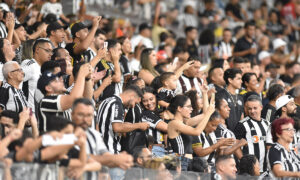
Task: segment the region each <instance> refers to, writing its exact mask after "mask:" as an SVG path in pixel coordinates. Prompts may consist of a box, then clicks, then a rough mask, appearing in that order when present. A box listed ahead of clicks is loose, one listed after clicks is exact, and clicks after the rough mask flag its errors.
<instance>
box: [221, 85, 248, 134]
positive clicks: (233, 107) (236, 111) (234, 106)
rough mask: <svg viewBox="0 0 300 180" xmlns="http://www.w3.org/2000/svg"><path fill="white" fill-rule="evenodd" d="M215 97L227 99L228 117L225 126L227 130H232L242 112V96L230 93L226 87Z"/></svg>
mask: <svg viewBox="0 0 300 180" xmlns="http://www.w3.org/2000/svg"><path fill="white" fill-rule="evenodd" d="M216 98H223V99H225V101H227V103H228V106H229V107H230V114H229V118H228V119H226V126H227V128H228V129H229V130H231V131H234V128H235V126H236V124H237V123H238V122H239V121H240V120H241V117H242V114H243V112H244V102H243V97H242V96H241V95H239V94H236V95H232V94H230V93H229V92H227V90H226V89H222V90H221V91H219V92H218V93H217V95H216Z"/></svg>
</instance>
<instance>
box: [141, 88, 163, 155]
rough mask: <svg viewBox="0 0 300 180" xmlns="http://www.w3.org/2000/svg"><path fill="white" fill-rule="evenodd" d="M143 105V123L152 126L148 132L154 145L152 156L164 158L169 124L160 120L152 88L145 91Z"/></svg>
mask: <svg viewBox="0 0 300 180" xmlns="http://www.w3.org/2000/svg"><path fill="white" fill-rule="evenodd" d="M142 103H143V106H144V111H143V112H142V121H143V122H147V123H149V124H150V128H149V129H148V130H147V134H148V136H152V137H153V139H154V144H153V145H152V154H153V155H154V157H163V156H164V155H165V149H164V147H165V146H164V145H165V143H166V142H164V140H163V139H164V138H163V137H164V136H165V134H166V133H167V130H168V124H167V123H166V122H165V121H164V120H163V119H161V118H160V115H159V113H158V112H159V109H158V108H157V100H156V97H155V95H154V94H153V89H152V88H147V87H146V88H144V89H143V97H142Z"/></svg>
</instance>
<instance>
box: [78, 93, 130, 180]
mask: <svg viewBox="0 0 300 180" xmlns="http://www.w3.org/2000/svg"><path fill="white" fill-rule="evenodd" d="M72 109H73V111H72V121H73V122H74V124H75V125H77V126H80V127H81V128H82V129H83V130H84V131H85V132H86V134H87V144H88V145H89V146H87V148H86V153H87V155H90V156H91V157H92V158H93V159H95V160H96V161H97V162H99V163H100V164H101V165H105V166H108V167H111V168H112V170H111V172H112V173H113V171H117V170H118V168H117V169H114V168H116V167H119V168H123V169H128V168H130V167H131V166H132V161H133V158H132V156H130V155H128V154H126V153H122V154H118V155H112V154H110V153H109V152H108V150H107V148H106V146H105V144H104V141H103V139H102V137H101V135H100V133H99V132H98V131H96V130H95V129H94V128H92V121H93V116H94V115H93V114H94V106H93V103H92V102H91V101H90V100H88V99H85V98H79V99H76V100H75V101H74V103H73V106H72ZM114 175H115V174H114ZM92 176H94V177H95V173H93V174H92ZM94 179H95V178H94Z"/></svg>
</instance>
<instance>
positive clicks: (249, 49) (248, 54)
mask: <svg viewBox="0 0 300 180" xmlns="http://www.w3.org/2000/svg"><path fill="white" fill-rule="evenodd" d="M244 28H245V35H244V36H243V37H241V38H240V39H238V41H237V42H236V44H235V47H234V52H233V55H234V56H240V57H244V58H247V59H249V60H250V62H256V58H255V55H256V53H257V45H256V42H255V39H254V37H255V24H254V22H253V21H248V22H246V23H245V26H244Z"/></svg>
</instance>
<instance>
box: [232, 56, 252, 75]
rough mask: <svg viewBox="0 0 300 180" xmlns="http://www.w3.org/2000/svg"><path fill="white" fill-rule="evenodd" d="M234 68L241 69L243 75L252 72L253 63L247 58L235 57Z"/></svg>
mask: <svg viewBox="0 0 300 180" xmlns="http://www.w3.org/2000/svg"><path fill="white" fill-rule="evenodd" d="M233 67H234V68H237V69H240V70H241V71H242V72H243V74H245V73H247V72H251V62H250V61H249V60H248V59H245V58H241V57H235V58H234V59H233Z"/></svg>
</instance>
